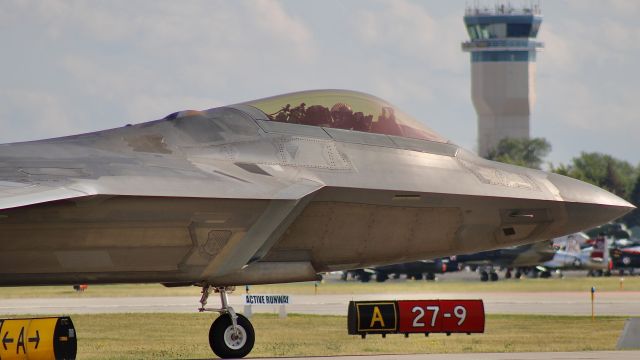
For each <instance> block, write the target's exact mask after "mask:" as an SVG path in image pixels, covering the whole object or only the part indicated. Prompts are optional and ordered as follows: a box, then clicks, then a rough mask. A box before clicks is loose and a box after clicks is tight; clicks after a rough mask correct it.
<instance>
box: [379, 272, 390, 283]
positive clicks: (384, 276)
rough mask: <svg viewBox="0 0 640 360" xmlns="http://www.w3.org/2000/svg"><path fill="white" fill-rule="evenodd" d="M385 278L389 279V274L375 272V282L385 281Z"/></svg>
mask: <svg viewBox="0 0 640 360" xmlns="http://www.w3.org/2000/svg"><path fill="white" fill-rule="evenodd" d="M387 279H389V275H387V274H384V273H377V274H376V281H377V282H385V281H387Z"/></svg>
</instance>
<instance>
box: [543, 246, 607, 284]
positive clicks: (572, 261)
mask: <svg viewBox="0 0 640 360" xmlns="http://www.w3.org/2000/svg"><path fill="white" fill-rule="evenodd" d="M579 241H580V239H577V238H575V237H573V238H571V237H570V238H568V239H567V242H566V244H565V246H564V247H563V248H561V249H560V250H558V251H556V253H555V254H554V256H553V259H551V260H549V261H547V262H545V263H543V264H542V267H544V268H545V269H550V270H556V271H560V272H561V271H563V270H588V271H589V273H590V274H592V275H600V276H601V275H602V274H603V273H604V272H607V271H610V270H611V265H612V264H611V261H610V256H609V241H608V240H607V239H606V238H605V237H604V236H599V237H597V238H596V239H595V242H594V245H593V246H589V247H585V248H581V247H580V242H579Z"/></svg>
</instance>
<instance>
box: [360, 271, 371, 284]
mask: <svg viewBox="0 0 640 360" xmlns="http://www.w3.org/2000/svg"><path fill="white" fill-rule="evenodd" d="M358 278H359V279H360V281H361V282H364V283H366V282H369V280H371V274H369V273H362V274H360V276H358Z"/></svg>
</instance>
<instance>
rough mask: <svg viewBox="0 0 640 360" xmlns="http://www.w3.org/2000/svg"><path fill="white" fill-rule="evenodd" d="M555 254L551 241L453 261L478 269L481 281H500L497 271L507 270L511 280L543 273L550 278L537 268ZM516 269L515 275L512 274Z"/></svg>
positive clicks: (467, 255) (473, 255) (458, 256)
mask: <svg viewBox="0 0 640 360" xmlns="http://www.w3.org/2000/svg"><path fill="white" fill-rule="evenodd" d="M555 253H556V250H555V249H554V248H553V246H552V243H551V241H542V242H537V243H534V244H527V245H520V246H512V247H508V248H504V249H497V250H489V251H481V252H478V253H474V254H465V255H457V256H455V257H452V259H454V260H455V261H458V262H459V263H460V264H461V265H468V266H471V267H472V268H476V269H477V270H478V272H479V273H480V281H489V280H491V281H498V273H497V272H496V269H507V272H506V273H505V277H506V278H507V279H510V278H511V277H512V275H515V277H516V278H517V279H519V278H520V277H521V276H522V275H523V274H528V275H529V276H538V273H539V272H542V274H541V276H542V277H548V276H550V275H551V274H550V273H548V272H546V270H545V269H542V271H540V270H539V269H538V268H537V266H538V265H540V264H542V263H543V262H545V261H549V260H551V259H553V256H554V254H555ZM514 269H515V274H512V271H513V270H514Z"/></svg>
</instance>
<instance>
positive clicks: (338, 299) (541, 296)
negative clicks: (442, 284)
mask: <svg viewBox="0 0 640 360" xmlns="http://www.w3.org/2000/svg"><path fill="white" fill-rule="evenodd" d="M241 296H242V295H241V294H237V293H236V294H232V295H230V296H229V300H230V303H231V305H232V306H234V307H235V308H236V309H237V310H239V311H240V312H242V310H243V305H242V297H241ZM387 299H388V300H394V299H398V300H402V299H482V300H483V301H484V305H485V312H486V313H488V314H538V315H584V316H588V315H591V300H590V294H589V293H587V292H528V293H527V292H514V293H508V292H503V293H421V294H402V295H398V296H395V297H393V296H389V295H380V294H366V295H322V294H321V295H292V296H291V302H292V304H291V305H287V312H289V313H302V314H316V315H346V314H347V304H348V302H349V301H350V300H387ZM198 300H199V299H198V298H197V297H187V296H174V297H85V296H84V295H82V296H79V297H66V298H27V299H25V298H21V299H0V314H1V315H16V314H34V315H48V314H91V313H132V312H134V313H135V312H164V313H188V312H195V311H196V309H197V308H198V306H199V303H198ZM218 301H219V300H218V298H217V297H214V296H212V297H211V299H210V301H209V305H211V306H217V304H218ZM252 311H253V312H277V311H278V309H277V308H276V307H275V306H255V307H253V310H252ZM595 312H596V315H614V316H640V292H639V291H621V292H602V293H599V294H597V295H596V302H595Z"/></svg>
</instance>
